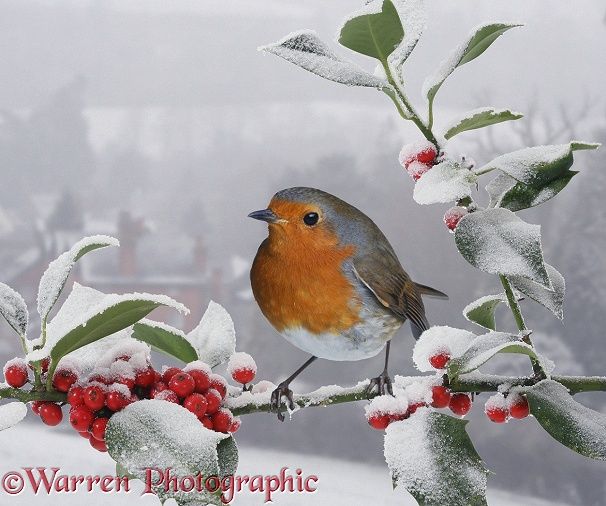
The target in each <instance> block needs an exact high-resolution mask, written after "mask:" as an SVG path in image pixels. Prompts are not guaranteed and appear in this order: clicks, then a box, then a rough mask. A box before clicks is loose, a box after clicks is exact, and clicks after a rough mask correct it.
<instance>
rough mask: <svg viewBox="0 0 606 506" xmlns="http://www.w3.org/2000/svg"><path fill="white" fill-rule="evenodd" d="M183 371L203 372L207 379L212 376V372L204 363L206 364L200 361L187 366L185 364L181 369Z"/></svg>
mask: <svg viewBox="0 0 606 506" xmlns="http://www.w3.org/2000/svg"><path fill="white" fill-rule="evenodd" d="M183 371H184V372H189V371H203V372H205V373H206V374H207V375H208V376H209V377H210V376H211V375H212V373H213V371H212V369H211V368H210V366H209V365H208V364H207V363H206V362H202V360H194V361H193V362H190V363H189V364H187V365H186V366H185V367H183Z"/></svg>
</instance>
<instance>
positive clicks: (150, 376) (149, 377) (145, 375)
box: [135, 367, 156, 387]
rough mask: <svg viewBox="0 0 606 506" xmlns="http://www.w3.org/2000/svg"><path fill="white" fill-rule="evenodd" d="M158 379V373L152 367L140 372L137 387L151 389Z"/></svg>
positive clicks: (136, 377)
mask: <svg viewBox="0 0 606 506" xmlns="http://www.w3.org/2000/svg"><path fill="white" fill-rule="evenodd" d="M155 379H156V371H154V370H153V369H152V368H151V367H150V368H148V369H146V370H145V371H140V372H138V373H137V374H136V376H135V385H137V386H140V387H150V386H152V385H153V384H154V381H155Z"/></svg>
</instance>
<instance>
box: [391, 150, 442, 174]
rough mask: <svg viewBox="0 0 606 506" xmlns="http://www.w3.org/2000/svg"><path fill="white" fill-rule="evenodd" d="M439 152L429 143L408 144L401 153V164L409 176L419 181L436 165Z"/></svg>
mask: <svg viewBox="0 0 606 506" xmlns="http://www.w3.org/2000/svg"><path fill="white" fill-rule="evenodd" d="M437 156H438V152H437V150H436V147H435V146H434V145H433V144H432V143H431V142H429V141H427V142H418V143H415V144H407V145H406V146H404V147H403V148H402V150H401V151H400V157H399V159H400V163H401V164H402V166H403V167H404V169H405V170H406V172H408V175H409V176H410V177H411V178H412V179H413V180H414V181H418V180H419V179H420V178H421V176H422V175H423V174H425V173H426V172H427V171H428V170H430V169H431V168H432V167H433V166H434V165H435V163H436V157H437Z"/></svg>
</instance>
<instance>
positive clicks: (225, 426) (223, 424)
mask: <svg viewBox="0 0 606 506" xmlns="http://www.w3.org/2000/svg"><path fill="white" fill-rule="evenodd" d="M211 419H212V422H213V428H214V430H216V431H217V432H224V433H227V432H229V428H230V427H231V424H232V422H233V421H234V418H233V415H232V414H231V411H230V410H229V409H226V408H221V409H220V410H219V411H217V412H216V413H215V414H214V415H213V416H211Z"/></svg>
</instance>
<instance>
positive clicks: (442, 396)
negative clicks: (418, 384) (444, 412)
mask: <svg viewBox="0 0 606 506" xmlns="http://www.w3.org/2000/svg"><path fill="white" fill-rule="evenodd" d="M431 395H432V401H431V405H432V406H433V407H434V408H445V407H447V406H448V404H449V403H450V391H449V390H448V388H446V387H443V386H441V385H436V386H433V387H431Z"/></svg>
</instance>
